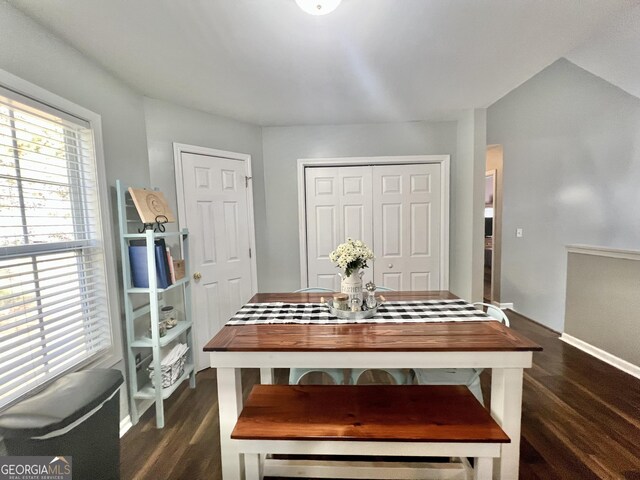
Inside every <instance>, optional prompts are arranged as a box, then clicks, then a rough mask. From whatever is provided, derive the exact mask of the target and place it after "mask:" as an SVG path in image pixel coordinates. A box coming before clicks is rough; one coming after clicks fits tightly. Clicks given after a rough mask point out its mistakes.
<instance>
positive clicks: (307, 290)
mask: <svg viewBox="0 0 640 480" xmlns="http://www.w3.org/2000/svg"><path fill="white" fill-rule="evenodd" d="M322 292H331V293H333V290H331V289H330V288H323V287H307V288H301V289H300V290H296V291H295V292H293V293H322Z"/></svg>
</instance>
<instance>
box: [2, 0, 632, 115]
mask: <svg viewBox="0 0 640 480" xmlns="http://www.w3.org/2000/svg"><path fill="white" fill-rule="evenodd" d="M9 3H10V4H12V5H14V6H16V7H17V8H19V9H21V10H22V11H24V12H25V13H27V14H28V15H30V16H31V17H33V18H35V19H36V20H37V21H38V22H40V23H42V24H43V25H45V26H46V27H47V28H49V29H51V30H53V31H54V32H55V33H56V34H57V35H58V36H60V37H62V38H64V39H65V40H66V41H68V42H69V43H71V44H72V45H74V46H75V47H76V48H78V49H79V50H81V51H82V52H84V53H85V54H86V55H88V56H90V57H92V58H94V59H96V60H97V61H98V62H99V63H101V64H102V65H104V66H105V67H106V68H107V69H108V70H110V71H111V72H113V73H114V74H116V75H117V76H118V77H120V78H122V79H123V80H125V81H126V82H127V83H129V84H130V85H132V86H133V87H135V88H136V89H137V90H139V91H140V92H141V93H143V94H145V95H147V96H150V97H154V98H160V99H165V100H169V101H172V102H175V103H179V104H182V105H185V106H188V107H191V108H197V109H200V110H204V111H208V112H212V113H216V114H221V115H224V116H228V117H232V118H237V119H240V120H244V121H248V122H251V123H256V124H260V125H301V124H340V123H370V122H384V121H407V120H422V119H434V118H451V116H452V115H453V114H454V112H456V111H459V110H462V109H468V108H473V107H485V106H488V105H490V104H491V103H492V102H494V101H495V100H497V99H499V98H500V97H502V96H503V95H504V94H505V93H507V92H508V91H510V90H512V89H513V88H514V87H516V86H518V85H519V84H521V83H522V82H524V81H526V80H527V79H529V78H530V77H531V76H533V75H534V74H535V73H537V72H538V71H540V70H541V69H543V68H544V67H545V66H547V65H549V64H550V63H552V62H554V61H555V60H557V59H558V58H560V57H562V56H564V55H565V54H567V53H568V52H570V51H576V49H577V48H578V47H579V46H580V45H582V44H583V42H584V41H585V40H586V39H588V38H589V37H591V36H593V35H594V34H596V33H597V32H598V31H600V30H601V29H602V28H603V26H606V25H607V24H611V22H615V21H618V20H619V19H620V18H622V17H623V16H624V14H625V12H628V11H629V10H630V9H631V8H632V6H633V5H637V4H638V0H343V2H342V5H341V6H340V7H339V8H338V9H337V10H336V11H335V12H334V13H332V14H330V15H327V16H321V17H313V16H310V15H307V14H305V13H303V12H302V11H301V10H300V9H299V8H298V7H297V6H296V4H295V1H294V0H182V1H177V0H135V1H131V0H108V1H107V0H47V1H35V0H9Z"/></svg>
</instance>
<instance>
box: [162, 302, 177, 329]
mask: <svg viewBox="0 0 640 480" xmlns="http://www.w3.org/2000/svg"><path fill="white" fill-rule="evenodd" d="M160 319H161V320H162V322H163V323H164V324H165V326H166V327H167V329H172V328H173V327H175V326H176V325H177V324H178V315H177V314H176V310H175V308H173V307H172V306H171V305H167V306H166V307H162V308H161V309H160Z"/></svg>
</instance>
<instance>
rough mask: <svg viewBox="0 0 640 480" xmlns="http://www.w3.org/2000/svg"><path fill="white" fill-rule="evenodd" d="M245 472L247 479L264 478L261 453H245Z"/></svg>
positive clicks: (257, 479) (258, 479) (260, 479)
mask: <svg viewBox="0 0 640 480" xmlns="http://www.w3.org/2000/svg"><path fill="white" fill-rule="evenodd" d="M244 472H245V475H246V479H247V480H262V468H261V465H260V455H258V454H257V453H245V454H244Z"/></svg>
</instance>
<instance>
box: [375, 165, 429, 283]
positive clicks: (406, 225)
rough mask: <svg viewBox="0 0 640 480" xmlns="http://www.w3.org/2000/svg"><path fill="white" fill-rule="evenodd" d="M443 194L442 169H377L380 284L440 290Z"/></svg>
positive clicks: (376, 237)
mask: <svg viewBox="0 0 640 480" xmlns="http://www.w3.org/2000/svg"><path fill="white" fill-rule="evenodd" d="M441 195H442V192H441V188H440V165H439V164H416V165H380V166H378V165H376V166H374V167H373V225H374V242H373V244H374V253H375V255H376V268H375V275H374V281H375V282H376V284H379V285H381V286H385V287H389V288H393V289H403V290H438V289H439V288H440V229H441V222H442V219H441V213H440V212H441V206H442V198H441Z"/></svg>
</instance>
